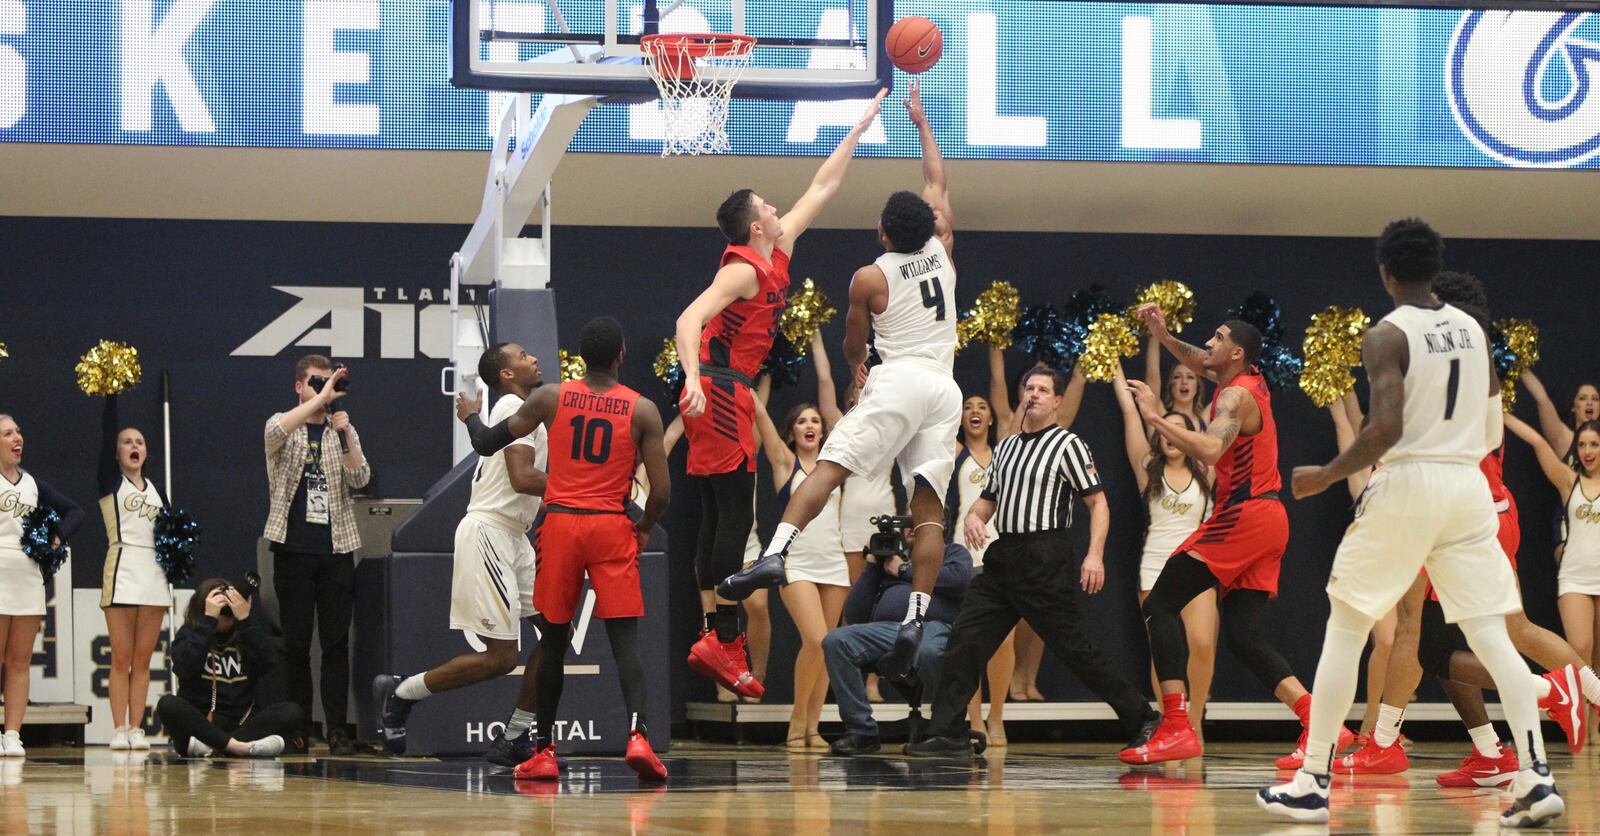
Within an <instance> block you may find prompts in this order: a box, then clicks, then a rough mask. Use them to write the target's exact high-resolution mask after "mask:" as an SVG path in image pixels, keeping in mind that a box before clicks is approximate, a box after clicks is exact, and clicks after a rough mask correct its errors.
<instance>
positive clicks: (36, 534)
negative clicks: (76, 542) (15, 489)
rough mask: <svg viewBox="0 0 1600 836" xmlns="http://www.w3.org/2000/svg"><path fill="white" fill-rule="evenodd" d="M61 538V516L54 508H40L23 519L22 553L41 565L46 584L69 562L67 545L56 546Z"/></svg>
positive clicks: (40, 569) (40, 570)
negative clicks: (62, 565)
mask: <svg viewBox="0 0 1600 836" xmlns="http://www.w3.org/2000/svg"><path fill="white" fill-rule="evenodd" d="M60 537H61V515H60V514H57V513H56V510H55V509H54V508H47V507H44V506H42V505H41V506H39V507H38V508H35V509H34V510H33V512H32V513H30V514H28V515H27V516H26V517H23V519H22V553H23V554H25V555H27V556H28V559H30V560H32V561H33V562H34V563H37V564H38V565H39V572H40V573H41V574H43V575H44V579H45V582H47V583H48V582H49V581H50V579H51V578H52V577H54V576H55V574H56V570H57V569H60V568H61V564H63V563H65V562H66V560H67V547H66V544H61V545H55V542H54V541H56V540H58V539H60Z"/></svg>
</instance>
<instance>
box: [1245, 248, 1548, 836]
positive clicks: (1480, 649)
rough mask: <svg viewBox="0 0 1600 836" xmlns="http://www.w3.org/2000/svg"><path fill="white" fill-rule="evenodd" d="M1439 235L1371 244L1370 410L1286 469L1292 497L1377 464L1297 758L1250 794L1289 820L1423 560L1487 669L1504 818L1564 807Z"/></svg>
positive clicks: (1498, 423)
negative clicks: (1518, 627) (1292, 767)
mask: <svg viewBox="0 0 1600 836" xmlns="http://www.w3.org/2000/svg"><path fill="white" fill-rule="evenodd" d="M1443 252H1444V242H1443V241H1441V240H1440V238H1439V236H1438V234H1437V233H1435V232H1434V231H1433V230H1432V229H1431V228H1429V227H1428V225H1427V224H1425V223H1423V222H1422V221H1419V220H1415V219H1407V220H1401V221H1395V222H1394V223H1391V224H1390V225H1389V226H1388V228H1386V229H1385V230H1384V232H1383V235H1382V237H1381V238H1379V240H1378V272H1379V276H1380V277H1381V279H1382V281H1383V286H1384V290H1386V291H1387V292H1388V293H1389V296H1390V297H1391V298H1393V299H1394V303H1395V309H1394V311H1393V312H1391V313H1390V314H1389V315H1388V316H1385V317H1384V318H1383V321H1381V322H1379V323H1378V324H1377V325H1376V326H1374V327H1373V328H1372V329H1371V330H1369V331H1367V334H1366V336H1365V337H1364V338H1363V340H1362V347H1361V356H1362V365H1363V366H1364V368H1365V369H1366V371H1367V380H1368V383H1369V385H1370V388H1371V393H1372V394H1371V399H1372V403H1371V414H1370V415H1369V416H1368V417H1367V422H1366V424H1365V425H1364V426H1363V427H1362V428H1361V432H1360V434H1359V435H1358V436H1356V440H1355V442H1354V443H1353V444H1352V445H1351V446H1350V447H1349V449H1347V450H1345V451H1344V452H1343V453H1341V454H1339V456H1337V457H1336V458H1335V459H1334V460H1333V461H1332V462H1330V463H1329V464H1328V465H1327V466H1325V467H1297V468H1295V470H1294V478H1293V487H1294V495H1295V497H1296V498H1297V499H1299V498H1304V497H1307V496H1314V495H1316V494H1318V493H1321V492H1322V491H1324V490H1326V489H1327V488H1328V487H1330V486H1331V485H1333V484H1334V483H1335V482H1339V481H1342V480H1344V479H1346V478H1348V477H1349V476H1350V475H1351V474H1353V473H1357V472H1360V471H1363V470H1366V469H1367V468H1370V467H1372V466H1373V465H1374V464H1378V463H1381V464H1382V465H1383V467H1382V468H1381V469H1380V470H1379V471H1378V472H1377V473H1376V474H1374V475H1373V477H1372V480H1371V481H1370V482H1369V483H1368V486H1367V490H1366V492H1365V494H1364V496H1363V497H1362V500H1361V502H1360V503H1359V504H1358V505H1357V507H1356V512H1355V521H1354V522H1352V523H1351V524H1350V527H1349V529H1348V530H1346V532H1345V537H1344V540H1343V542H1341V543H1340V545H1339V550H1338V552H1337V553H1336V554H1335V556H1334V560H1333V570H1332V572H1331V574H1330V576H1329V578H1328V603H1329V604H1330V608H1331V613H1330V614H1329V617H1328V627H1327V631H1326V633H1325V634H1324V637H1323V645H1322V658H1321V660H1320V662H1319V663H1318V665H1317V678H1316V698H1315V699H1314V700H1312V704H1311V723H1310V727H1309V731H1308V733H1307V739H1306V755H1305V763H1304V765H1303V766H1302V767H1301V768H1300V770H1299V771H1297V772H1296V773H1295V776H1294V778H1293V779H1292V780H1290V781H1289V782H1288V783H1286V784H1280V785H1277V786H1273V787H1267V788H1264V789H1262V790H1260V791H1258V792H1257V795H1256V802H1257V804H1258V805H1260V806H1261V808H1262V809H1264V810H1267V811H1268V812H1270V813H1273V814H1275V815H1280V816H1285V817H1288V818H1292V819H1295V820H1297V821H1313V822H1325V821H1327V820H1328V783H1329V771H1330V769H1331V765H1332V759H1333V751H1334V742H1335V740H1336V739H1337V737H1336V735H1337V732H1338V731H1339V729H1340V728H1342V721H1343V719H1344V716H1345V714H1346V713H1347V712H1349V710H1350V705H1351V703H1353V702H1354V700H1355V689H1356V678H1357V676H1358V675H1359V666H1360V662H1361V652H1362V650H1363V649H1364V648H1365V647H1366V643H1367V635H1368V633H1370V632H1371V630H1372V627H1373V625H1374V624H1375V623H1376V622H1377V621H1378V619H1380V618H1382V617H1383V615H1384V614H1385V613H1387V612H1388V611H1389V610H1390V608H1392V607H1393V606H1394V605H1395V603H1396V602H1398V601H1399V600H1400V598H1401V596H1403V595H1404V594H1405V592H1406V590H1407V589H1409V588H1410V587H1411V584H1412V582H1413V581H1414V580H1416V577H1417V572H1418V571H1419V570H1422V569H1423V568H1426V569H1427V572H1428V577H1429V580H1431V581H1432V582H1433V585H1434V587H1435V588H1436V589H1437V590H1438V593H1439V601H1440V603H1441V605H1442V606H1443V609H1444V615H1445V618H1446V619H1447V620H1448V621H1450V622H1452V623H1455V624H1457V625H1458V626H1460V628H1461V632H1462V633H1463V634H1464V635H1465V636H1466V639H1467V643H1468V644H1469V645H1470V646H1471V647H1472V650H1473V652H1474V653H1475V654H1476V655H1477V657H1478V659H1479V660H1480V661H1481V662H1482V663H1483V666H1484V667H1485V668H1487V669H1488V671H1489V673H1490V675H1491V676H1492V677H1493V678H1494V683H1495V687H1496V690H1498V691H1499V692H1500V699H1501V704H1502V705H1503V706H1504V709H1505V716H1506V721H1507V722H1508V723H1509V724H1510V725H1511V730H1512V732H1513V734H1514V736H1515V738H1516V745H1517V750H1518V751H1517V754H1518V761H1519V763H1521V764H1522V765H1523V768H1522V770H1521V771H1520V772H1518V773H1517V777H1516V780H1515V781H1513V782H1512V786H1511V792H1512V795H1513V797H1514V801H1513V803H1512V806H1511V807H1509V808H1508V809H1507V810H1506V811H1505V812H1504V813H1503V814H1502V815H1501V817H1500V822H1501V824H1502V825H1505V826H1512V827H1519V826H1536V825H1541V824H1544V823H1545V822H1548V821H1550V820H1551V819H1554V818H1555V817H1557V816H1559V815H1561V813H1562V812H1563V811H1564V810H1565V805H1564V804H1563V802H1562V800H1561V796H1560V795H1558V794H1557V792H1556V785H1555V780H1554V779H1553V778H1552V777H1551V775H1550V768H1549V766H1547V765H1546V762H1545V753H1544V740H1543V737H1542V735H1541V734H1540V731H1539V715H1538V708H1537V701H1538V682H1539V681H1540V678H1539V677H1535V676H1534V675H1533V674H1532V673H1531V672H1530V671H1529V670H1528V665H1527V663H1526V662H1524V661H1523V659H1522V657H1521V656H1520V655H1518V654H1517V651H1516V648H1515V647H1514V646H1513V645H1512V643H1511V637H1510V635H1509V634H1508V632H1507V631H1506V620H1505V616H1506V614H1507V613H1512V612H1517V611H1519V610H1520V609H1521V608H1522V602H1521V600H1520V596H1519V594H1518V592H1517V584H1516V578H1515V576H1514V575H1513V574H1512V571H1511V565H1510V563H1509V562H1508V561H1507V560H1506V559H1505V555H1504V553H1503V552H1502V551H1501V549H1500V544H1499V541H1498V540H1497V534H1498V523H1497V519H1496V514H1495V510H1494V501H1493V499H1491V498H1490V495H1489V484H1488V481H1487V480H1485V479H1484V478H1483V475H1482V472H1481V471H1480V470H1478V463H1479V461H1480V460H1482V459H1483V457H1484V456H1485V455H1486V454H1487V453H1488V452H1489V451H1490V450H1491V449H1493V448H1495V447H1498V446H1499V444H1500V436H1501V427H1502V412H1501V407H1500V397H1499V392H1500V384H1499V381H1498V379H1497V378H1496V377H1495V375H1494V372H1493V366H1492V363H1491V360H1490V357H1489V341H1488V339H1487V337H1486V336H1485V335H1484V331H1483V328H1482V326H1480V325H1479V324H1478V322H1477V320H1475V319H1474V318H1473V317H1472V316H1470V315H1468V314H1467V313H1465V312H1463V311H1462V310H1461V309H1459V308H1456V307H1453V306H1451V305H1445V304H1442V303H1440V302H1438V301H1437V300H1436V299H1435V298H1434V296H1433V293H1432V282H1433V278H1434V277H1435V276H1436V275H1438V273H1439V271H1440V270H1441V269H1442V268H1443Z"/></svg>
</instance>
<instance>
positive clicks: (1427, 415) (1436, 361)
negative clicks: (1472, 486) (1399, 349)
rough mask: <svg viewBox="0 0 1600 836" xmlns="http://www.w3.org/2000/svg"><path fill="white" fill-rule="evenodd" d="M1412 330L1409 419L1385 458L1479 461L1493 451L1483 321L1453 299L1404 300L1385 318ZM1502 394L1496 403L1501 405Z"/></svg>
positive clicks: (1407, 386) (1408, 370)
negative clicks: (1435, 302)
mask: <svg viewBox="0 0 1600 836" xmlns="http://www.w3.org/2000/svg"><path fill="white" fill-rule="evenodd" d="M1383 322H1387V323H1389V324H1390V325H1393V326H1394V327H1396V328H1399V329H1400V331H1401V332H1402V333H1404V334H1405V335H1406V345H1407V347H1408V348H1409V349H1410V352H1409V353H1410V358H1409V362H1408V364H1407V366H1406V375H1405V413H1404V415H1405V418H1404V421H1405V424H1404V430H1403V432H1402V433H1401V436H1400V441H1399V442H1398V443H1396V444H1395V445H1394V446H1393V447H1391V448H1389V452H1387V453H1385V454H1384V456H1383V462H1384V463H1385V464H1390V463H1393V462H1398V461H1407V460H1411V461H1441V462H1463V463H1466V464H1473V465H1475V464H1477V463H1478V461H1479V460H1480V459H1482V458H1483V457H1484V456H1485V455H1487V454H1488V452H1489V441H1488V421H1489V409H1490V406H1491V399H1490V398H1489V375H1490V370H1489V352H1488V350H1487V349H1486V348H1485V346H1486V345H1487V342H1486V340H1485V339H1484V335H1483V328H1482V326H1480V325H1478V321H1477V320H1475V319H1473V318H1472V317H1471V316H1469V315H1468V314H1467V313H1466V312H1465V311H1463V310H1461V309H1460V308H1457V307H1454V306H1451V305H1440V306H1439V307H1437V308H1425V307H1421V306H1419V305H1401V306H1400V307H1398V308H1395V309H1394V311H1393V312H1391V313H1390V314H1389V315H1388V316H1386V317H1384V318H1383ZM1499 403H1500V402H1499V400H1498V399H1495V400H1493V402H1492V405H1493V407H1494V408H1495V409H1498V408H1499Z"/></svg>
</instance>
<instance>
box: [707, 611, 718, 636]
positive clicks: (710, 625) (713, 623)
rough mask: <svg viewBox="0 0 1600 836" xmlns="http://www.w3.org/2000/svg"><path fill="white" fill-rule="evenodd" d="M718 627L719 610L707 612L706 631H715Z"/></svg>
mask: <svg viewBox="0 0 1600 836" xmlns="http://www.w3.org/2000/svg"><path fill="white" fill-rule="evenodd" d="M716 629H717V611H716V610H712V611H711V612H708V613H706V632H707V633H710V632H713V631H715V630H716Z"/></svg>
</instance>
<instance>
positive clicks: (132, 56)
mask: <svg viewBox="0 0 1600 836" xmlns="http://www.w3.org/2000/svg"><path fill="white" fill-rule="evenodd" d="M526 5H527V6H529V7H530V8H531V12H530V14H529V17H530V19H532V20H535V21H539V20H544V21H546V24H545V25H553V24H550V23H549V20H550V19H551V16H550V15H548V14H545V10H544V9H543V7H541V6H540V5H539V4H538V3H533V2H529V3H527V4H526ZM694 5H695V4H694V2H693V0H690V2H689V3H688V4H687V8H688V9H689V10H691V11H692V10H693V8H694ZM565 7H566V6H565V5H564V6H563V8H565ZM831 7H832V6H831V5H830V3H829V2H828V0H786V2H784V3H783V4H782V5H781V7H780V6H776V5H773V6H768V7H765V8H763V7H761V6H760V4H751V7H750V8H751V14H753V15H755V14H781V15H783V16H784V17H785V18H790V19H799V20H801V21H806V20H811V21H816V22H817V24H818V25H820V24H821V21H822V20H823V18H824V13H825V12H826V11H827V10H828V9H830V8H831ZM896 14H897V15H901V16H904V15H909V14H918V15H924V16H927V17H930V18H932V19H933V20H934V21H935V22H936V23H937V24H938V25H939V26H940V27H941V28H942V29H943V30H944V35H945V48H944V58H943V60H942V61H941V63H940V64H939V65H938V66H937V67H936V68H935V69H934V70H932V71H931V72H929V73H928V74H927V75H926V76H924V79H925V84H926V92H925V94H924V96H925V99H926V100H927V105H928V109H929V111H930V113H931V115H932V116H933V118H934V125H935V126H936V128H937V131H938V133H939V139H940V142H941V144H942V145H943V146H944V150H945V153H946V155H947V156H950V157H958V158H979V159H994V158H1005V159H1032V160H1129V161H1145V160H1157V161H1162V160H1171V161H1193V162H1238V163H1287V164H1345V165H1352V164H1353V165H1404V166H1507V165H1537V166H1553V167H1571V166H1582V167H1595V166H1596V165H1600V163H1597V162H1596V160H1595V156H1596V153H1597V152H1600V90H1595V89H1592V87H1591V84H1590V80H1591V74H1592V73H1595V72H1596V70H1597V69H1600V19H1596V18H1595V16H1593V15H1590V14H1587V13H1576V12H1574V13H1554V12H1528V11H1516V12H1507V11H1460V10H1441V9H1429V10H1417V9H1379V8H1371V7H1367V8H1304V7H1297V8H1290V7H1263V6H1234V5H1219V6H1205V5H1190V4H1167V5H1162V4H1143V3H1086V2H1083V3H1072V2H1023V1H1022V0H1017V1H1016V2H972V1H971V0H955V1H954V2H950V1H946V2H928V1H927V0H924V2H914V1H910V0H908V2H900V3H897V4H896ZM449 20H450V14H449V4H448V2H447V0H70V2H69V0H0V140H4V141H13V142H52V143H138V144H160V145H221V146H251V147H338V148H398V149H457V150H459V149H482V148H486V147H487V145H488V142H489V130H490V129H489V123H490V119H491V116H492V114H493V113H495V112H497V110H498V107H499V104H498V102H499V99H498V98H497V97H496V96H494V95H492V94H489V93H485V92H482V91H473V90H457V89H455V88H453V87H451V86H450V84H449V82H448V76H449V66H450V54H449V52H450V43H449ZM523 48H524V49H526V48H527V47H523ZM904 81H905V80H904V78H903V77H902V78H900V79H898V80H897V83H898V84H899V85H900V86H902V87H903V86H904ZM656 107H657V106H656V105H655V104H653V103H651V104H644V105H635V106H626V107H624V106H615V107H607V108H602V109H600V110H599V111H597V112H596V113H595V114H594V115H592V116H591V117H590V118H589V120H588V122H587V123H586V124H585V125H584V127H583V129H582V130H581V132H580V133H579V134H578V137H577V139H576V141H575V143H574V145H573V149H574V150H578V151H617V152H639V153H647V152H649V153H653V152H658V151H659V150H660V144H659V141H658V140H657V139H656V137H658V136H659V130H660V128H659V118H658V117H657V116H656V114H655V109H656ZM858 108H859V105H856V104H853V103H837V102H835V103H827V102H823V103H799V104H795V103H750V102H744V103H737V104H736V105H735V107H734V109H733V116H732V119H731V123H730V129H729V134H730V137H731V139H732V143H733V147H734V150H735V152H736V153H741V154H761V155H769V154H772V155H777V154H782V155H793V154H821V153H826V152H827V151H828V150H829V149H831V147H832V145H833V143H834V142H836V141H837V139H838V137H839V135H840V133H841V132H842V131H843V130H844V127H845V126H846V125H848V124H849V123H850V122H851V121H852V120H853V119H854V117H855V115H856V114H857V113H858V112H859V110H858ZM861 153H863V154H865V155H870V156H915V155H916V153H917V143H916V136H915V133H914V132H913V131H912V130H911V128H910V126H909V125H908V124H906V123H905V120H904V119H898V118H894V115H893V113H892V112H891V113H890V118H885V119H883V120H882V126H881V129H880V128H874V130H873V131H872V133H871V134H869V135H868V136H867V137H866V141H865V142H863V144H862V146H861Z"/></svg>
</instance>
